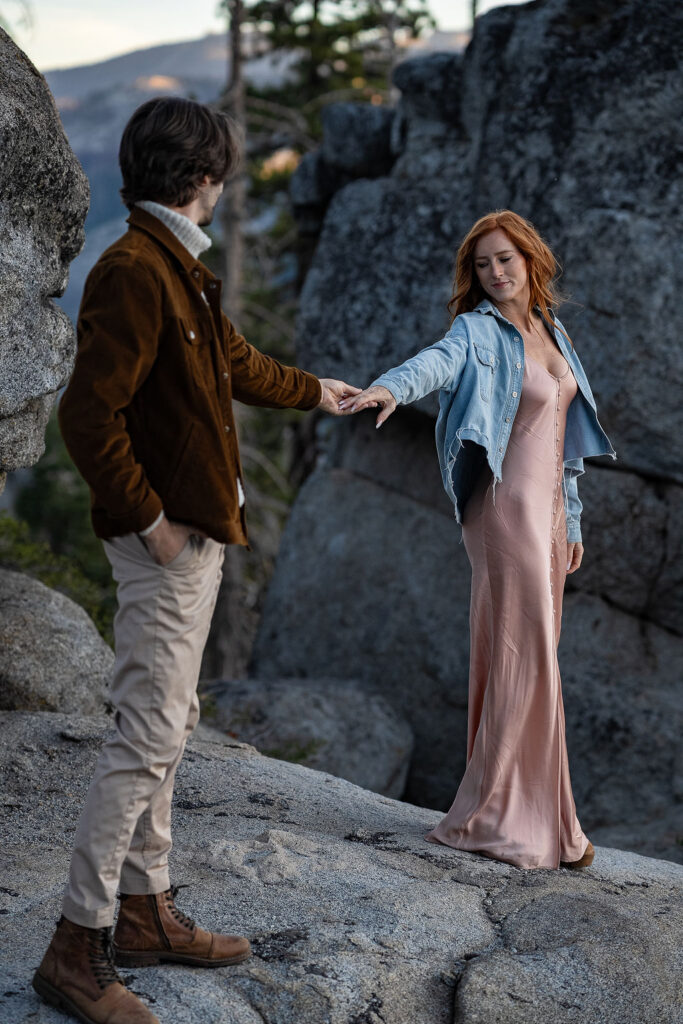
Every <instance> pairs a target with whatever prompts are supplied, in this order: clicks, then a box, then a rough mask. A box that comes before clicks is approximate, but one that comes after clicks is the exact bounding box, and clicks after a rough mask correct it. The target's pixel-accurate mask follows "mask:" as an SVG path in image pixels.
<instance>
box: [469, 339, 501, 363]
mask: <svg viewBox="0 0 683 1024" xmlns="http://www.w3.org/2000/svg"><path fill="white" fill-rule="evenodd" d="M474 351H475V352H476V353H477V359H478V360H479V362H480V363H484V364H485V365H486V366H497V365H498V356H497V355H496V353H495V352H492V351H491V349H490V348H483V347H482V346H481V345H479V344H478V343H477V342H476V341H475V343H474Z"/></svg>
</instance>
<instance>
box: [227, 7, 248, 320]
mask: <svg viewBox="0 0 683 1024" xmlns="http://www.w3.org/2000/svg"><path fill="white" fill-rule="evenodd" d="M228 15H229V18H230V45H229V51H230V55H231V61H230V74H229V78H228V86H227V89H226V91H225V99H224V104H223V105H224V109H225V111H226V112H227V113H228V114H230V115H231V117H232V118H233V119H234V121H235V122H236V124H237V127H238V129H239V131H240V132H241V134H242V138H243V139H245V138H246V117H245V101H244V75H243V66H242V65H243V55H242V32H241V28H242V21H243V17H244V12H243V3H242V0H228ZM245 202H246V190H245V187H244V177H243V175H242V174H236V175H235V176H234V178H232V179H231V180H230V181H229V182H228V183H227V185H226V187H225V192H224V196H223V201H222V204H221V205H222V222H223V238H224V248H225V273H224V282H225V284H224V289H223V309H224V310H225V312H226V314H227V315H228V316H229V317H230V319H231V320H232V322H233V323H234V324H235V326H236V327H237V328H238V329H239V323H240V319H241V312H242V310H241V301H240V298H241V288H242V259H243V253H242V218H243V217H244V207H245Z"/></svg>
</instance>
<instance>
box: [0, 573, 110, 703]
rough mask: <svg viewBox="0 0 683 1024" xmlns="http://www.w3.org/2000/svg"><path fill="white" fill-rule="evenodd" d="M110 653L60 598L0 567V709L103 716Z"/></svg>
mask: <svg viewBox="0 0 683 1024" xmlns="http://www.w3.org/2000/svg"><path fill="white" fill-rule="evenodd" d="M113 667H114V652H113V651H112V649H111V647H109V646H108V645H107V644H106V643H105V642H104V640H103V639H102V637H101V636H100V634H99V633H98V632H97V630H96V629H95V626H94V625H93V623H92V620H91V619H90V617H89V615H88V614H87V613H86V612H84V611H83V609H82V608H81V607H79V605H77V604H75V603H74V602H73V601H71V600H70V599H69V598H68V597H65V596H64V594H60V593H59V592H58V591H56V590H51V589H50V588H49V587H46V586H44V584H42V583H40V582H39V581H38V580H34V579H32V578H31V577H30V576H24V575H23V574H22V573H18V572H10V571H9V570H7V569H0V708H2V709H4V710H27V711H64V712H73V713H75V714H81V715H90V714H96V713H97V712H103V711H104V710H105V708H106V706H107V692H108V686H109V681H110V678H111V673H112V670H113Z"/></svg>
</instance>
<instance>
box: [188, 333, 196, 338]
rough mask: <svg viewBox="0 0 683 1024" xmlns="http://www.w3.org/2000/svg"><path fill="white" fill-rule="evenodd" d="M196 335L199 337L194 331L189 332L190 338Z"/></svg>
mask: <svg viewBox="0 0 683 1024" xmlns="http://www.w3.org/2000/svg"><path fill="white" fill-rule="evenodd" d="M196 337H197V335H196V334H195V333H194V331H190V333H189V334H188V338H196Z"/></svg>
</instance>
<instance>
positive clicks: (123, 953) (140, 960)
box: [114, 946, 251, 967]
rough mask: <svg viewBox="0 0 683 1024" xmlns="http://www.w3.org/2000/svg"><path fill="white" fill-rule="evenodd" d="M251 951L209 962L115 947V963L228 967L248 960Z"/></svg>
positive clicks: (169, 952) (123, 965) (150, 965)
mask: <svg viewBox="0 0 683 1024" xmlns="http://www.w3.org/2000/svg"><path fill="white" fill-rule="evenodd" d="M250 956H251V950H250V949H248V950H246V951H245V952H244V953H238V954H237V955H236V956H230V957H225V958H224V959H222V960H208V959H207V958H205V957H201V956H190V955H189V954H188V953H172V952H171V951H170V950H168V951H166V950H163V951H162V950H159V951H158V952H156V951H155V952H150V953H145V952H143V951H140V952H138V951H137V950H130V951H128V950H123V949H117V947H116V946H114V962H115V963H116V966H117V967H156V966H157V965H158V964H186V965H187V966H188V967H228V966H229V965H230V964H241V963H242V961H243V960H248V959H249V957H250Z"/></svg>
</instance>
